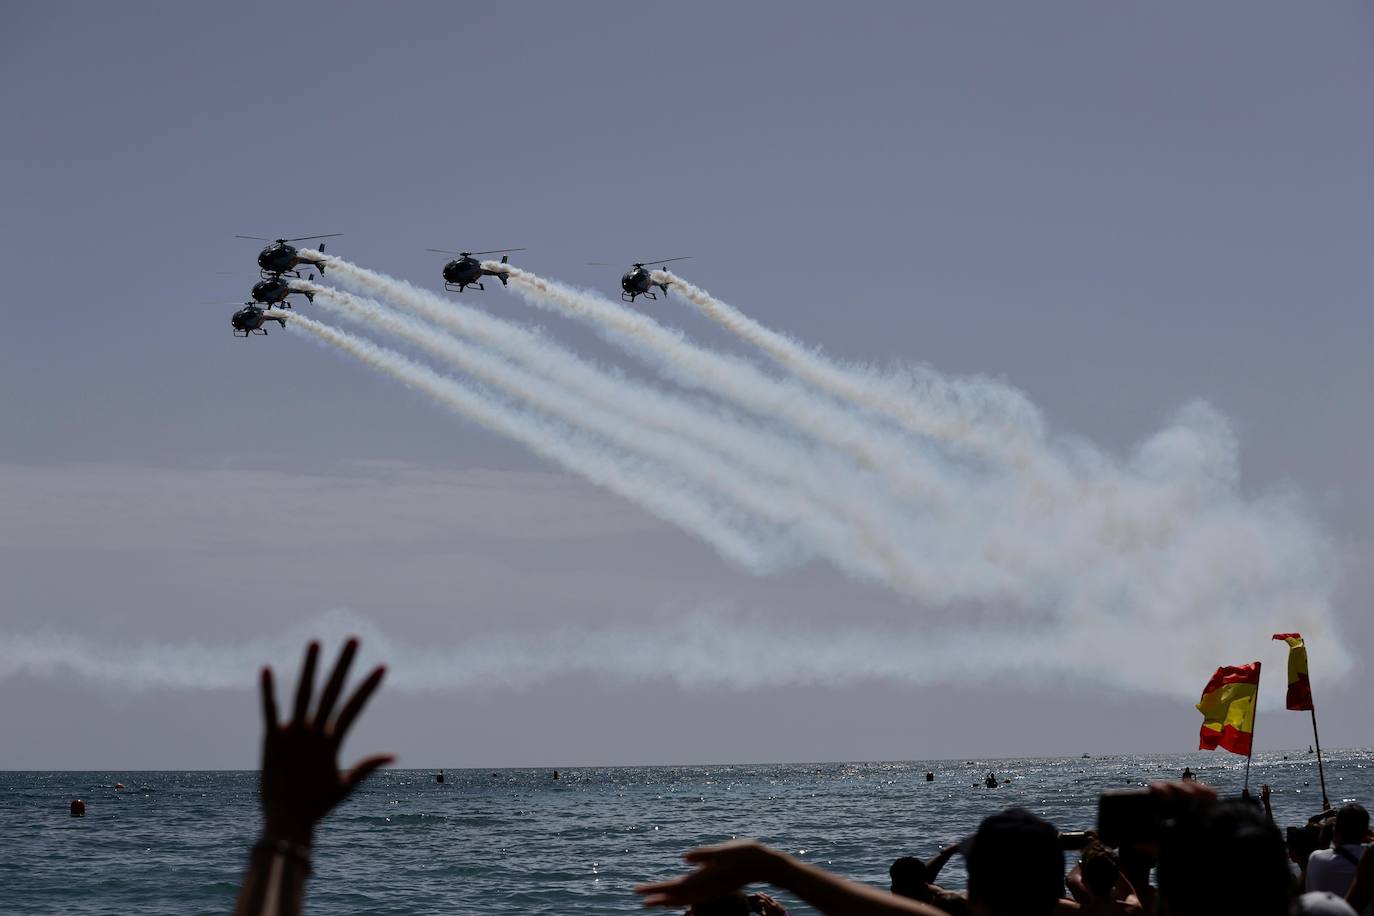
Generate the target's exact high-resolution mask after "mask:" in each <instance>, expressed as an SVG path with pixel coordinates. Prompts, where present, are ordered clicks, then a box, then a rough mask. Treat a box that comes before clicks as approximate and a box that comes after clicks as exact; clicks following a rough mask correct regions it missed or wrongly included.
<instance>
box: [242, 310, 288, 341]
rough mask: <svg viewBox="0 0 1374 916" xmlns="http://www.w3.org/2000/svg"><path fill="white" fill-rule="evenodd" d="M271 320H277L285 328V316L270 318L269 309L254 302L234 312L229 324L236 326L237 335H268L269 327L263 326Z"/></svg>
mask: <svg viewBox="0 0 1374 916" xmlns="http://www.w3.org/2000/svg"><path fill="white" fill-rule="evenodd" d="M269 321H275V322H276V323H277V324H279V325H281V326H282V327H283V328H284V327H286V319H285V318H276V317H272V318H269V317H268V316H267V310H266V309H264V308H263V307H262V306H260V305H258V304H257V303H254V302H249V303H246V304H245V305H244V306H243V308H241V309H239V310H238V311H237V312H235V313H234V315H233V317H232V318H230V319H229V324H230V325H231V326H232V327H233V328H234V336H235V337H247V336H248V335H249V334H261V335H263V336H264V337H266V336H267V328H265V327H263V325H264V324H266V323H267V322H269Z"/></svg>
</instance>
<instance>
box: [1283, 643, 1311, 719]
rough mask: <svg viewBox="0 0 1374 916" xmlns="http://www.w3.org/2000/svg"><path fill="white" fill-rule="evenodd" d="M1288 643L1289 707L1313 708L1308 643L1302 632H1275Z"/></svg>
mask: <svg viewBox="0 0 1374 916" xmlns="http://www.w3.org/2000/svg"><path fill="white" fill-rule="evenodd" d="M1274 638H1275V639H1282V640H1283V641H1284V642H1286V643H1288V708H1289V709H1312V708H1313V707H1312V682H1311V681H1309V680H1308V679H1307V644H1306V643H1304V642H1303V641H1302V634H1301V633H1275V634H1274Z"/></svg>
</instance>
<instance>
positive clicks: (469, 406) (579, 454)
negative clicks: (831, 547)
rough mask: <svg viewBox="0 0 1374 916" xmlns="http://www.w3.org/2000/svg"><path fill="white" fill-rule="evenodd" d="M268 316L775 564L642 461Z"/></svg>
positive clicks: (331, 331) (329, 334)
mask: <svg viewBox="0 0 1374 916" xmlns="http://www.w3.org/2000/svg"><path fill="white" fill-rule="evenodd" d="M267 314H268V316H269V317H271V318H278V317H281V318H285V319H286V320H287V327H290V328H296V329H299V330H301V331H303V332H305V333H308V334H310V335H311V336H313V337H315V338H316V339H318V340H321V341H324V342H325V343H328V344H331V345H333V346H335V347H337V348H338V349H340V350H342V351H344V352H345V353H348V354H349V355H351V356H355V357H357V358H358V359H359V360H361V361H363V362H364V363H366V364H368V365H369V366H372V367H373V368H374V369H377V370H379V371H381V372H383V373H385V374H387V375H390V376H392V377H393V378H395V379H397V380H399V381H401V382H403V383H404V384H406V385H409V386H410V387H412V388H415V389H417V390H420V391H423V392H424V393H425V394H428V395H429V396H430V397H432V398H434V399H435V400H436V401H438V402H439V403H440V404H443V405H444V406H445V407H448V408H450V409H451V410H453V411H455V412H457V413H460V414H462V415H463V416H466V417H468V418H469V419H471V420H473V421H474V422H476V423H479V424H481V425H482V426H485V427H487V428H488V429H490V430H492V431H494V432H497V433H500V434H502V435H505V436H509V437H510V438H512V439H515V440H516V441H518V442H521V443H523V444H524V445H525V446H526V447H527V448H529V449H530V450H531V451H533V452H534V453H535V454H537V455H539V456H540V457H542V458H545V459H547V460H549V461H552V462H554V463H556V464H559V465H562V466H563V467H564V468H567V469H568V470H570V471H572V472H574V473H576V474H580V475H582V476H583V477H585V478H587V479H588V480H590V481H592V482H593V483H595V484H598V485H600V486H603V487H605V488H606V489H608V490H611V491H613V492H616V493H619V494H620V495H621V496H624V497H625V498H626V499H629V500H630V501H632V502H634V503H637V504H638V505H640V506H642V507H644V508H645V509H648V510H649V511H650V512H653V513H655V514H656V515H658V516H659V517H660V518H663V519H666V520H667V521H670V522H672V523H674V524H676V525H678V526H680V527H683V528H686V529H688V530H689V531H692V532H694V533H696V534H697V535H698V536H699V537H701V538H702V539H703V540H705V541H706V542H707V543H708V544H710V545H711V546H713V547H715V548H716V550H718V551H719V552H720V553H721V554H722V555H724V556H726V557H728V558H729V559H731V560H733V561H735V562H736V563H739V564H740V565H742V566H744V567H745V568H746V569H753V570H756V571H764V570H768V569H771V568H775V567H776V566H777V565H778V564H779V563H780V562H781V561H782V560H783V559H784V557H783V556H782V555H780V551H779V546H780V545H776V544H774V545H770V544H767V543H764V542H762V541H760V539H758V538H757V537H756V536H754V535H753V534H751V533H748V532H747V530H741V529H740V528H739V527H738V526H737V525H736V524H733V523H732V522H730V521H728V520H726V519H724V518H722V517H721V516H720V514H719V513H718V512H717V510H715V509H714V508H712V507H711V506H710V505H709V504H708V502H707V501H706V500H704V499H701V498H699V497H698V495H697V494H695V493H693V492H692V491H691V490H690V489H689V488H688V487H687V486H685V485H683V484H676V485H675V482H674V478H673V476H672V475H671V474H670V473H666V472H664V471H662V470H659V469H654V468H649V467H645V466H644V465H643V463H642V462H639V461H636V460H634V459H631V458H629V457H628V456H618V455H617V454H616V453H615V452H613V451H611V450H609V449H605V448H598V447H597V446H596V445H595V444H594V443H591V442H589V441H587V440H585V439H584V438H582V437H578V436H576V435H575V434H573V433H571V432H570V431H563V430H560V429H559V428H558V427H556V426H554V425H553V424H550V423H548V422H546V421H542V420H540V419H538V418H536V417H534V416H531V415H529V414H525V413H521V412H518V411H514V410H510V409H508V408H504V407H502V406H501V405H499V404H497V403H496V402H494V401H492V400H491V399H489V398H486V397H483V396H482V395H480V394H478V393H476V392H474V391H472V390H470V389H468V388H465V387H464V386H462V385H459V384H458V383H456V382H454V381H453V380H451V379H447V378H444V377H443V376H440V375H439V374H437V373H435V372H434V371H433V370H431V369H429V368H428V367H426V366H421V365H419V364H418V363H415V362H412V361H411V360H409V359H406V358H405V357H404V356H402V355H401V354H399V353H396V352H394V351H391V350H387V349H385V348H383V347H378V346H376V345H375V344H372V343H370V342H368V341H366V340H363V339H362V338H360V337H355V336H353V335H352V334H348V333H345V332H343V331H339V330H337V329H335V328H331V327H329V326H328V325H326V324H322V323H320V322H318V321H314V320H312V319H309V318H306V317H304V316H303V315H300V314H298V313H297V312H295V311H294V310H276V309H273V310H270V311H269V312H268V313H267Z"/></svg>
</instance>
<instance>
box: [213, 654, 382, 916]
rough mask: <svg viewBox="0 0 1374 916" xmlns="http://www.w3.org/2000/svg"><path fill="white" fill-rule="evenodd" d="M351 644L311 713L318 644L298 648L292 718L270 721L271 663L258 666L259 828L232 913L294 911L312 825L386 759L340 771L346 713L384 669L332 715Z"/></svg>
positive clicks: (292, 914) (285, 914)
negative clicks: (300, 657) (301, 658)
mask: <svg viewBox="0 0 1374 916" xmlns="http://www.w3.org/2000/svg"><path fill="white" fill-rule="evenodd" d="M357 651H358V641H357V640H356V639H350V640H348V642H346V643H344V647H343V651H342V652H340V653H339V661H338V663H337V664H335V666H334V671H333V672H332V673H331V674H330V676H329V682H328V683H327V684H326V685H325V688H324V692H323V693H322V694H320V702H319V706H318V707H317V708H316V710H315V714H314V716H311V715H310V700H311V693H312V692H313V691H314V682H315V665H316V663H317V662H318V660H319V655H320V644H319V643H317V642H312V643H311V644H310V645H309V647H308V648H307V649H306V651H305V666H304V667H303V668H302V669H301V679H300V683H299V684H298V685H297V687H296V702H295V707H294V709H293V711H292V716H291V720H290V721H289V722H287V723H286V724H285V725H281V724H279V723H278V721H277V699H276V696H275V692H274V690H273V686H272V669H271V668H264V669H262V714H263V721H264V725H265V726H266V734H265V735H264V737H263V742H262V777H261V787H260V792H261V795H262V809H263V821H264V825H263V833H262V838H261V839H260V840H259V841H258V842H257V844H256V845H254V846H253V849H252V852H251V854H250V856H249V859H248V872H247V874H246V875H245V876H244V879H243V887H242V888H240V890H239V900H238V906H237V907H236V908H235V911H234V912H235V914H236V916H265V914H269V913H271V914H276V916H296V914H298V913H300V911H301V906H302V903H303V902H304V900H305V879H306V878H307V877H308V876H309V874H310V846H311V843H312V841H313V840H314V837H315V824H316V823H318V822H319V820H320V819H321V818H323V817H324V816H325V815H326V814H328V813H329V811H330V810H331V809H332V808H333V807H334V806H335V805H337V804H338V803H339V802H341V801H343V800H344V799H345V798H347V797H348V796H349V795H350V794H351V793H352V792H353V790H354V789H356V788H357V787H358V786H359V785H360V784H361V783H362V781H363V780H364V779H366V778H367V777H368V776H369V775H371V773H372V772H373V771H374V770H376V769H377V768H378V767H381V766H385V765H386V764H388V763H391V761H392V759H393V758H392V757H391V756H390V755H389V754H377V755H374V756H372V757H368V758H366V759H364V760H361V761H359V763H358V764H357V766H355V767H354V768H353V769H352V770H350V771H348V772H347V773H345V772H342V771H340V770H339V763H338V757H339V746H340V745H341V744H343V739H344V736H345V735H347V734H348V729H349V727H350V726H351V725H352V724H353V720H354V719H356V718H357V717H358V714H359V713H360V712H362V710H363V706H364V705H366V703H367V701H368V698H369V697H371V696H372V693H373V691H375V690H376V689H377V685H378V684H380V683H381V681H382V676H383V675H384V674H385V673H386V669H384V668H381V667H378V668H376V669H375V670H374V671H373V672H372V673H371V674H369V675H368V676H367V679H366V680H365V681H363V683H362V685H361V686H359V687H358V689H357V690H355V691H354V692H353V696H351V697H349V699H348V701H347V702H346V703H345V704H344V706H343V709H342V710H340V712H339V715H338V717H337V718H335V719H334V720H333V721H332V722H331V721H330V716H331V715H332V714H333V712H334V706H335V704H336V703H337V702H338V700H339V695H340V694H341V693H342V692H343V685H344V680H345V679H346V678H347V677H348V669H349V666H350V665H352V664H353V656H354V654H356V653H357Z"/></svg>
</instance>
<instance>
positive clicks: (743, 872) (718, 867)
mask: <svg viewBox="0 0 1374 916" xmlns="http://www.w3.org/2000/svg"><path fill="white" fill-rule="evenodd" d="M683 858H684V859H686V860H687V861H688V862H690V863H692V864H693V865H695V866H696V868H695V869H694V870H692V871H690V872H688V873H687V874H685V875H683V876H681V877H679V878H673V879H671V880H669V881H660V882H657V883H655V884H641V885H640V886H639V887H637V888H635V893H637V894H640V895H642V896H643V897H644V905H645V906H670V907H680V906H687V905H690V904H693V903H700V902H701V901H704V900H712V899H715V898H718V897H723V896H725V895H726V894H728V893H731V892H732V891H735V890H738V889H739V888H741V887H744V886H745V885H747V884H755V883H766V884H771V885H773V886H774V887H780V888H782V889H783V890H786V891H789V892H791V893H793V894H795V895H796V896H798V897H800V898H801V899H802V900H805V901H806V902H807V903H809V904H810V905H811V906H813V907H815V908H816V909H817V910H819V911H820V912H822V913H828V914H834V916H840V914H844V916H941V913H940V911H939V910H937V909H935V908H934V907H930V906H927V905H926V904H924V903H917V902H916V901H915V900H908V899H906V898H904V897H898V896H896V895H894V894H889V893H887V892H886V891H881V890H879V889H878V888H876V887H868V886H866V885H863V884H856V883H855V882H853V881H849V880H846V879H844V878H841V877H840V876H839V875H835V874H831V873H830V872H828V871H825V870H824V869H821V868H817V867H815V866H814V865H805V864H803V863H801V862H798V861H797V860H796V859H794V858H792V857H791V856H789V855H785V854H784V853H781V852H778V851H777V850H776V849H769V848H768V847H767V846H764V845H763V844H761V843H758V842H755V841H754V840H738V841H735V842H733V843H725V844H723V845H721V846H703V847H702V848H700V849H693V850H692V851H691V852H689V853H687V854H686V855H685V856H683Z"/></svg>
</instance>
